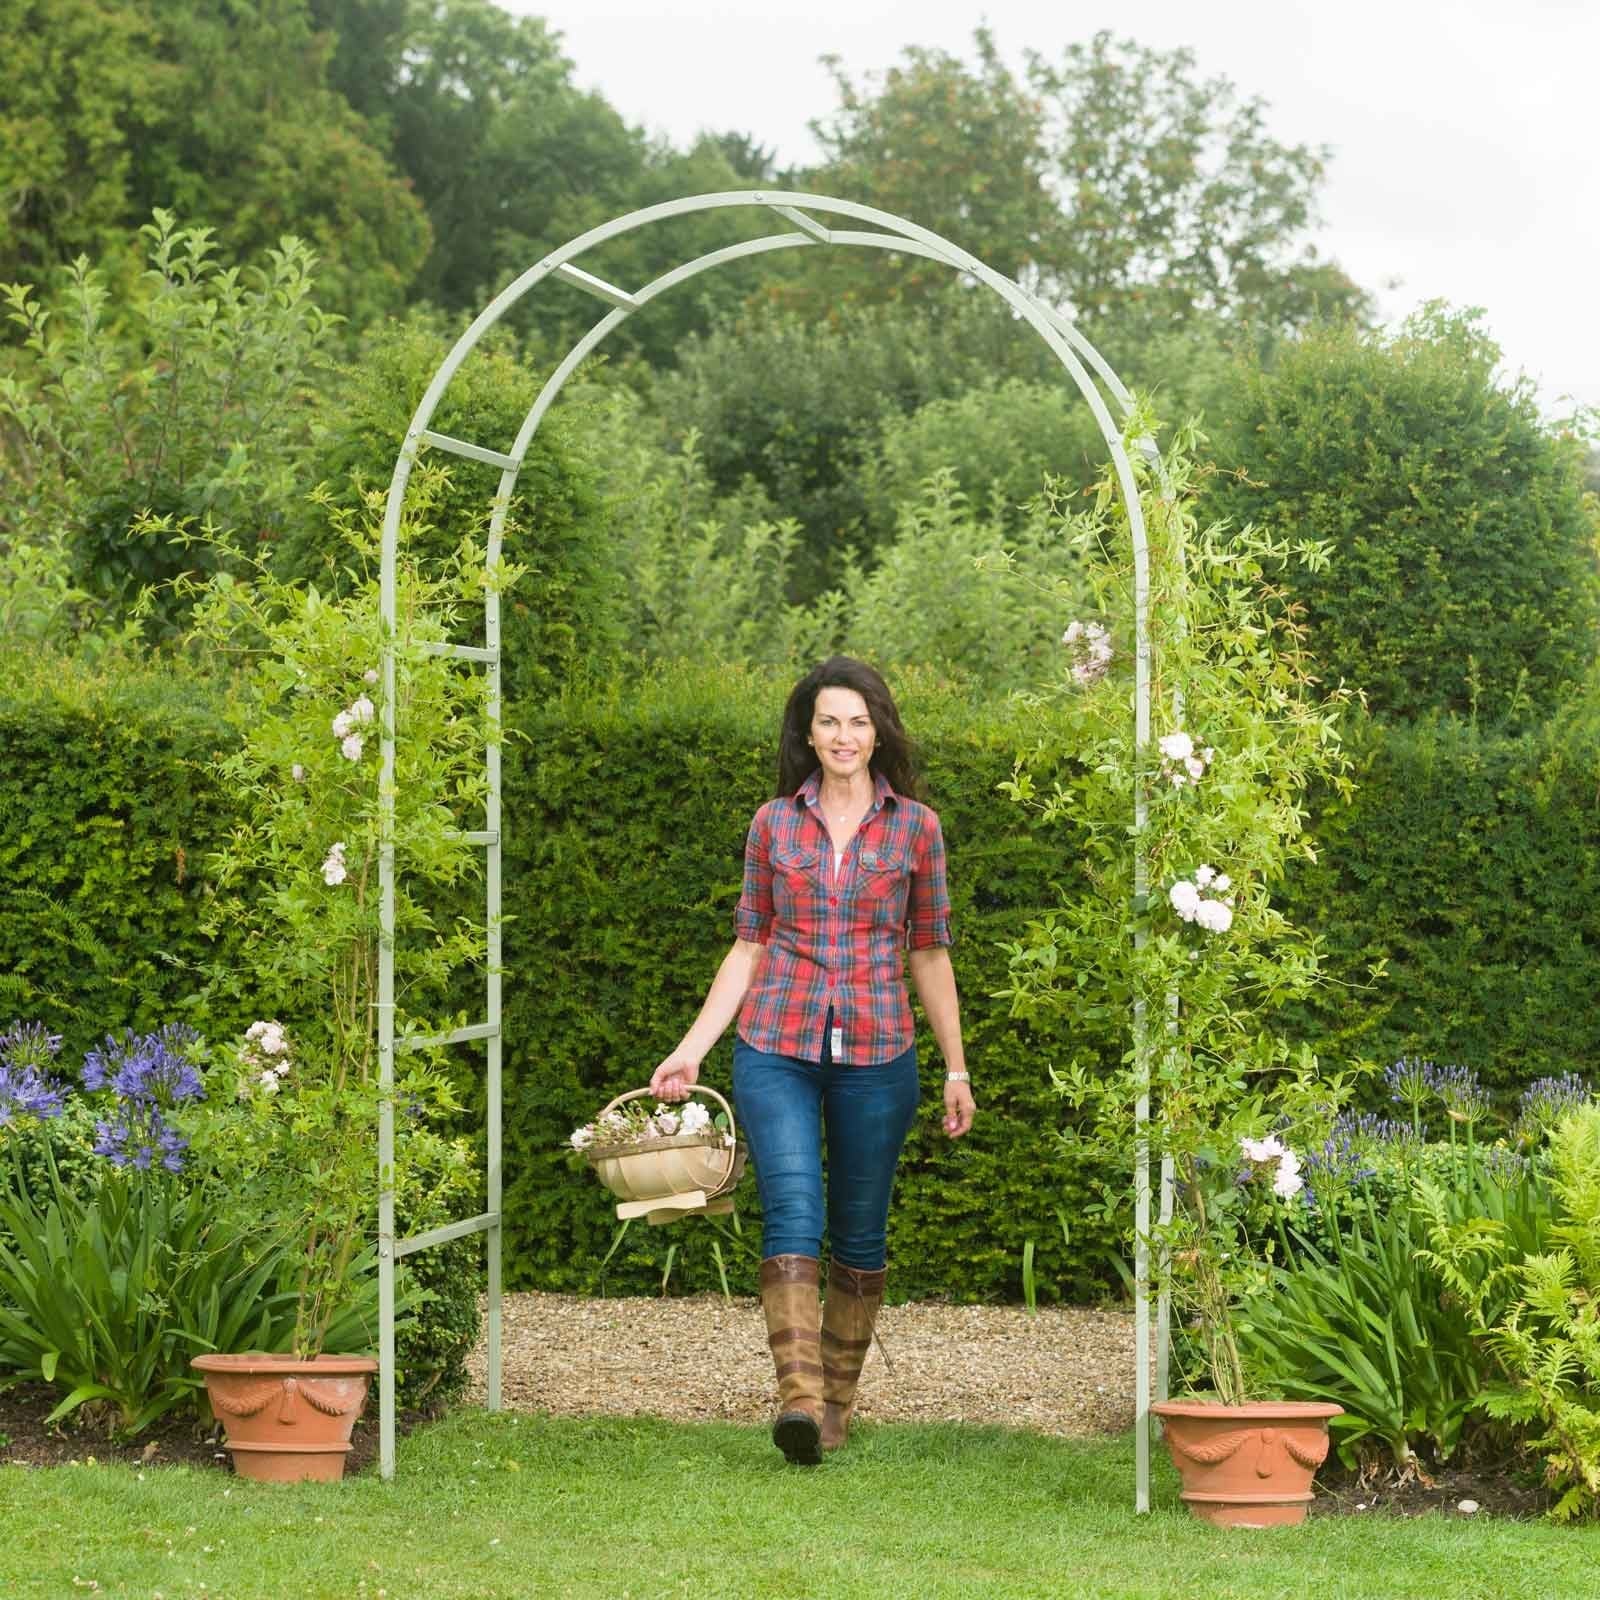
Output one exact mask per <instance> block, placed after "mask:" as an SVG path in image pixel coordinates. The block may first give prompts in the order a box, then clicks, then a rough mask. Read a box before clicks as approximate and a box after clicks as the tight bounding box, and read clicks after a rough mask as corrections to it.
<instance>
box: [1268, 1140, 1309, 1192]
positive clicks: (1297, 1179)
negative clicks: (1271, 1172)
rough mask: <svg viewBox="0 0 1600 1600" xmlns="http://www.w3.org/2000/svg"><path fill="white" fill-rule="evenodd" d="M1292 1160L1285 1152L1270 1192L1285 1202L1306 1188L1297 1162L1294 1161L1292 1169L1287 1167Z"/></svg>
mask: <svg viewBox="0 0 1600 1600" xmlns="http://www.w3.org/2000/svg"><path fill="white" fill-rule="evenodd" d="M1293 1160H1294V1157H1293V1156H1292V1155H1290V1154H1289V1153H1288V1152H1287V1151H1286V1152H1285V1153H1284V1159H1283V1160H1282V1161H1280V1162H1279V1163H1278V1172H1277V1176H1276V1177H1274V1178H1273V1180H1272V1192H1273V1193H1274V1194H1275V1195H1280V1196H1282V1198H1283V1199H1285V1200H1292V1199H1293V1198H1294V1196H1295V1195H1297V1194H1299V1193H1300V1191H1301V1190H1302V1189H1303V1188H1305V1186H1306V1180H1305V1179H1304V1178H1302V1177H1301V1176H1300V1164H1299V1162H1298V1161H1296V1162H1295V1164H1294V1166H1292V1167H1291V1166H1290V1165H1289V1163H1290V1161H1293Z"/></svg>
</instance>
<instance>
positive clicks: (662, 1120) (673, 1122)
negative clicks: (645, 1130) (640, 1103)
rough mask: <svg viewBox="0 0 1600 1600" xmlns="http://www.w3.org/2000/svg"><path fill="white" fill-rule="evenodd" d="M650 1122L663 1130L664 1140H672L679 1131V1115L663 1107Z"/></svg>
mask: <svg viewBox="0 0 1600 1600" xmlns="http://www.w3.org/2000/svg"><path fill="white" fill-rule="evenodd" d="M650 1120H651V1121H652V1122H654V1123H655V1125H656V1127H657V1128H659V1129H660V1130H661V1134H662V1137H663V1138H667V1139H670V1138H671V1137H672V1136H673V1134H675V1133H676V1132H677V1131H678V1113H677V1112H676V1111H668V1110H666V1108H665V1107H663V1108H662V1109H661V1110H659V1111H657V1112H656V1114H655V1116H653V1117H652V1118H651V1119H650Z"/></svg>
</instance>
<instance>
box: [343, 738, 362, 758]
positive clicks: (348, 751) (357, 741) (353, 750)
mask: <svg viewBox="0 0 1600 1600" xmlns="http://www.w3.org/2000/svg"><path fill="white" fill-rule="evenodd" d="M339 754H340V755H342V756H343V757H344V758H345V760H346V761H359V760H360V759H361V735H360V734H359V733H352V734H351V735H350V737H349V738H348V739H346V740H344V741H343V743H341V744H340V746H339Z"/></svg>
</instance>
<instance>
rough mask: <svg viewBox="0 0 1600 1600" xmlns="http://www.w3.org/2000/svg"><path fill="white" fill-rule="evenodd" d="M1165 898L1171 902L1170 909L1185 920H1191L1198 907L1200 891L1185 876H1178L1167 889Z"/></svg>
mask: <svg viewBox="0 0 1600 1600" xmlns="http://www.w3.org/2000/svg"><path fill="white" fill-rule="evenodd" d="M1167 899H1169V900H1170V901H1171V902H1172V909H1173V910H1174V911H1176V912H1177V913H1178V915H1179V916H1180V917H1182V918H1183V920H1184V921H1185V922H1193V921H1194V919H1195V916H1196V914H1197V913H1198V912H1199V909H1200V904H1201V901H1200V891H1199V890H1198V889H1197V888H1195V886H1194V885H1193V884H1192V883H1190V882H1189V880H1188V879H1187V878H1179V879H1178V881H1177V882H1176V883H1175V884H1173V886H1172V887H1171V888H1170V889H1169V890H1167Z"/></svg>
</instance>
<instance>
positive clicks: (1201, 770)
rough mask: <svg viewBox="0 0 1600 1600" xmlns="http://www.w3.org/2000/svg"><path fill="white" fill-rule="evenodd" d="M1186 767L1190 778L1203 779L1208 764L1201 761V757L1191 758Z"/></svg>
mask: <svg viewBox="0 0 1600 1600" xmlns="http://www.w3.org/2000/svg"><path fill="white" fill-rule="evenodd" d="M1184 766H1186V767H1187V768H1188V769H1189V776H1190V777H1191V778H1203V777H1204V776H1205V773H1206V764H1205V762H1203V761H1202V760H1201V759H1200V757H1199V756H1190V757H1189V759H1188V760H1187V761H1185V762H1184Z"/></svg>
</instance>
